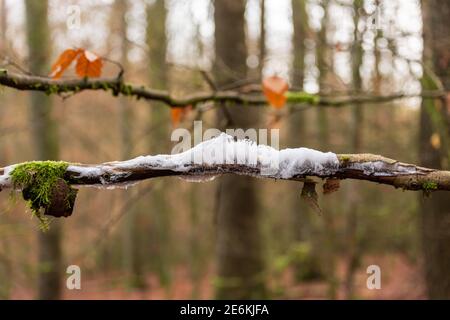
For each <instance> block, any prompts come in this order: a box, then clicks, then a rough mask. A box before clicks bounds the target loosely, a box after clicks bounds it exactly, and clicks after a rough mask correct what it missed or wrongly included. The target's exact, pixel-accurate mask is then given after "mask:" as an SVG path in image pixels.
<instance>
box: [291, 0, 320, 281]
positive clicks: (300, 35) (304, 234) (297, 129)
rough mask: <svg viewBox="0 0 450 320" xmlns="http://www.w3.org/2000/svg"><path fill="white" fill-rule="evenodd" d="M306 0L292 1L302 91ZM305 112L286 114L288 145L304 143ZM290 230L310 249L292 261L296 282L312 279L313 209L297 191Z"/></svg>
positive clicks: (297, 82) (315, 270)
mask: <svg viewBox="0 0 450 320" xmlns="http://www.w3.org/2000/svg"><path fill="white" fill-rule="evenodd" d="M306 2H307V1H306V0H292V18H293V24H294V37H293V47H294V70H293V72H292V81H293V86H294V87H295V88H298V89H299V90H303V85H304V84H303V82H304V78H305V55H306V46H305V40H306V37H307V34H308V13H307V11H306ZM306 116H307V112H296V113H293V114H291V115H290V116H289V137H290V138H289V139H290V145H293V146H301V145H304V144H305V142H306V133H307V127H306V124H307V123H308V121H306V119H305V117H306ZM291 212H292V232H293V239H294V241H295V242H296V243H297V244H298V243H308V244H309V245H310V248H311V251H310V254H309V255H308V257H307V259H305V260H302V261H299V262H298V263H295V264H294V268H295V278H296V281H298V282H300V281H302V280H306V279H312V278H315V277H316V276H317V275H319V274H320V271H319V255H318V254H317V253H318V251H316V250H315V249H314V248H312V246H313V239H312V238H311V236H312V228H313V225H312V224H311V220H310V217H311V215H310V214H312V212H311V211H310V210H309V209H308V207H307V205H306V204H305V202H304V201H303V200H302V199H301V197H300V195H299V193H295V194H293V197H292V204H291Z"/></svg>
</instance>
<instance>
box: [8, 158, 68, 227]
mask: <svg viewBox="0 0 450 320" xmlns="http://www.w3.org/2000/svg"><path fill="white" fill-rule="evenodd" d="M67 167H68V163H66V162H62V161H32V162H26V163H22V164H19V165H17V166H16V167H15V168H14V170H13V171H12V172H11V179H12V183H13V185H14V188H15V189H20V190H22V195H23V198H24V199H25V200H27V201H28V204H29V206H30V208H31V210H32V213H33V215H35V216H36V217H37V218H38V219H39V221H40V226H41V228H42V229H44V230H46V229H48V220H47V219H46V217H44V216H43V214H42V213H41V212H40V209H41V208H44V209H46V208H48V207H49V206H50V205H51V203H52V195H53V193H54V190H55V187H56V185H57V183H58V182H59V181H64V174H65V172H66V170H67ZM64 183H66V184H67V182H65V181H64ZM75 195H76V194H75ZM71 196H73V195H71V193H70V192H69V194H68V197H71ZM70 200H71V199H68V201H70Z"/></svg>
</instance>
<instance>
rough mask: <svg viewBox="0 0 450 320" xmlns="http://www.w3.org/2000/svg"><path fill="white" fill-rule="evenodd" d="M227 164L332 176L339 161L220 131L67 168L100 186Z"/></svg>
mask: <svg viewBox="0 0 450 320" xmlns="http://www.w3.org/2000/svg"><path fill="white" fill-rule="evenodd" d="M227 165H243V166H245V167H247V168H251V169H255V175H258V176H262V177H268V178H281V179H289V178H292V177H294V176H297V175H315V176H330V175H333V174H334V173H336V172H337V170H338V169H339V160H338V158H337V156H336V154H334V153H332V152H327V153H324V152H320V151H317V150H313V149H308V148H296V149H283V150H276V149H274V148H272V147H270V146H266V145H258V144H256V143H255V142H253V141H251V140H248V139H241V140H239V139H235V138H234V137H232V136H230V135H227V134H225V133H221V134H220V135H219V136H217V137H215V138H213V139H210V140H207V141H204V142H202V143H200V144H198V145H196V146H195V147H193V148H191V149H189V150H186V151H184V152H182V153H178V154H172V155H168V154H164V155H155V156H140V157H137V158H134V159H131V160H127V161H115V162H108V163H103V164H100V165H92V166H86V165H76V164H73V165H69V167H68V171H71V172H75V173H77V174H78V176H77V178H96V177H97V178H98V179H99V180H100V182H101V185H96V186H105V187H114V186H118V187H120V186H122V187H124V186H125V187H126V186H127V183H125V184H124V183H123V181H124V179H125V178H127V177H129V176H130V175H131V174H132V172H133V171H136V170H145V169H148V170H170V171H174V172H180V176H183V177H184V178H186V179H187V180H188V181H205V180H211V179H213V178H214V176H215V175H220V174H221V173H223V172H224V168H225V167H226V166H227ZM202 169H204V170H205V172H203V171H202ZM10 171H11V170H8V171H6V170H5V172H4V174H3V175H1V176H0V187H2V186H3V187H6V186H10V183H11V181H10V179H9V173H10ZM8 179H9V180H8ZM132 182H133V181H130V183H132Z"/></svg>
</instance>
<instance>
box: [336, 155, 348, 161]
mask: <svg viewBox="0 0 450 320" xmlns="http://www.w3.org/2000/svg"><path fill="white" fill-rule="evenodd" d="M338 158H339V162H342V163H346V162H349V161H350V156H349V155H346V154H340V155H338Z"/></svg>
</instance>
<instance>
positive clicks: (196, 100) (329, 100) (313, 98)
mask: <svg viewBox="0 0 450 320" xmlns="http://www.w3.org/2000/svg"><path fill="white" fill-rule="evenodd" d="M0 85H3V86H6V87H10V88H14V89H17V90H27V91H40V92H45V93H47V94H73V93H78V92H81V91H85V90H103V91H108V90H109V91H111V93H112V94H113V95H114V96H117V95H124V96H130V97H135V98H137V99H141V98H142V99H146V100H151V101H159V102H162V103H164V104H166V105H167V106H169V107H187V106H194V107H195V106H196V105H198V104H201V103H205V102H210V101H213V102H218V103H224V102H234V103H239V104H244V105H267V100H266V98H265V97H264V95H263V94H262V93H261V92H256V93H255V92H253V93H245V92H242V91H239V90H224V91H220V90H219V91H215V92H198V93H194V94H192V95H189V96H185V97H175V96H173V95H171V93H170V92H168V91H163V90H157V89H152V88H147V87H145V86H137V85H133V84H128V83H124V82H123V80H122V77H116V78H94V79H92V78H84V79H58V80H53V79H51V78H46V77H39V76H33V75H26V74H18V73H12V72H9V71H7V70H5V69H0ZM259 91H260V90H259ZM446 94H447V93H446V92H444V91H439V90H436V91H424V92H422V93H419V94H404V93H398V94H391V95H352V96H339V97H333V96H321V95H312V94H308V93H305V92H295V91H289V92H287V93H286V97H287V100H286V101H287V103H289V104H296V103H305V104H312V105H318V106H323V107H341V106H346V105H349V104H354V103H359V104H360V103H384V102H389V101H394V100H398V99H403V98H411V97H422V98H427V99H438V98H444V97H446Z"/></svg>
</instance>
